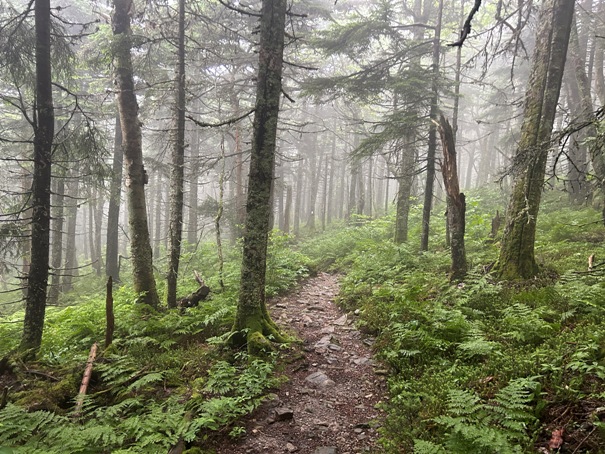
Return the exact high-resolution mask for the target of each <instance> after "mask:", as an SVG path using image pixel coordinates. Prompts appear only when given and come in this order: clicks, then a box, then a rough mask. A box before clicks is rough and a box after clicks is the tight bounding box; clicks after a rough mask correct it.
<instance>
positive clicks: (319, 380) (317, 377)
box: [305, 371, 336, 388]
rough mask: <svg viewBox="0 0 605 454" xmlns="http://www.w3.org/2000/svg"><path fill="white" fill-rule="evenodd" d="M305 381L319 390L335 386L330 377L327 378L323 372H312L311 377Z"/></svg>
mask: <svg viewBox="0 0 605 454" xmlns="http://www.w3.org/2000/svg"><path fill="white" fill-rule="evenodd" d="M305 381H306V382H308V383H311V384H312V385H315V386H317V387H320V388H328V387H330V386H334V385H335V384H336V383H335V382H334V381H333V380H330V377H328V376H327V375H326V374H325V372H322V371H317V372H313V373H312V374H311V375H309V376H308V377H307V378H305Z"/></svg>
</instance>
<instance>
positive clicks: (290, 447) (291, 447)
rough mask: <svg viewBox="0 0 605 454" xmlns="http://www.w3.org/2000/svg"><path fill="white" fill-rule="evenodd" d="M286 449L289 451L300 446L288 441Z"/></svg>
mask: <svg viewBox="0 0 605 454" xmlns="http://www.w3.org/2000/svg"><path fill="white" fill-rule="evenodd" d="M286 449H287V450H288V452H296V451H298V448H297V447H296V446H294V445H293V444H292V443H286Z"/></svg>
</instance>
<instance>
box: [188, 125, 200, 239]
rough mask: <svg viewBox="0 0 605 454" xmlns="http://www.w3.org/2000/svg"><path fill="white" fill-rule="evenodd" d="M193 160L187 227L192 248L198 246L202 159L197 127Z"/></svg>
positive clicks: (193, 136) (194, 134)
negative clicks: (198, 188) (199, 184)
mask: <svg viewBox="0 0 605 454" xmlns="http://www.w3.org/2000/svg"><path fill="white" fill-rule="evenodd" d="M190 148H191V158H190V163H189V222H188V227H187V242H188V243H189V246H190V247H191V248H194V247H195V245H196V244H197V240H198V237H197V231H198V219H197V218H198V213H197V211H198V190H197V182H198V169H199V164H198V161H199V159H200V133H199V129H198V127H197V126H195V129H194V131H193V133H192V134H191V147H190Z"/></svg>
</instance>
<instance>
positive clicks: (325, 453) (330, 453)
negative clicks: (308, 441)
mask: <svg viewBox="0 0 605 454" xmlns="http://www.w3.org/2000/svg"><path fill="white" fill-rule="evenodd" d="M313 454H336V448H335V447H333V446H322V447H321V448H317V449H316V450H315V451H313Z"/></svg>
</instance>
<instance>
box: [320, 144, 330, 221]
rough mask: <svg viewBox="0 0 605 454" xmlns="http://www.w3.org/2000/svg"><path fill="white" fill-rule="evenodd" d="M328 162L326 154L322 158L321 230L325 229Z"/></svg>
mask: <svg viewBox="0 0 605 454" xmlns="http://www.w3.org/2000/svg"><path fill="white" fill-rule="evenodd" d="M328 164H329V159H328V156H327V155H326V157H325V159H324V172H323V189H322V191H321V231H322V232H323V231H325V230H326V213H327V211H328Z"/></svg>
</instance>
